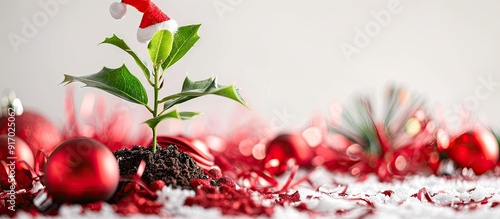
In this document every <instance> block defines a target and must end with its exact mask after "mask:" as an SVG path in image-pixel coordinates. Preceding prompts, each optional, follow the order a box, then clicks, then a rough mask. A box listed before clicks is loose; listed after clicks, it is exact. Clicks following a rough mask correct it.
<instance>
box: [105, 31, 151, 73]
mask: <svg viewBox="0 0 500 219" xmlns="http://www.w3.org/2000/svg"><path fill="white" fill-rule="evenodd" d="M103 43H107V44H111V45H114V46H116V47H118V48H120V49H122V50H123V51H125V52H127V53H128V54H129V55H130V56H132V58H134V60H135V63H137V65H138V66H139V68H141V70H142V72H143V73H144V76H146V78H147V79H148V81H149V80H150V78H151V76H150V71H149V69H148V67H146V65H145V64H144V62H142V60H141V59H140V58H139V56H137V54H135V52H134V51H132V49H130V47H128V45H127V44H126V43H125V41H123V40H122V39H120V38H118V37H117V36H116V35H115V34H113V36H112V37H108V38H106V39H104V41H102V42H101V43H100V44H103Z"/></svg>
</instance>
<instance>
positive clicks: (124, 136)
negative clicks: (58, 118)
mask: <svg viewBox="0 0 500 219" xmlns="http://www.w3.org/2000/svg"><path fill="white" fill-rule="evenodd" d="M64 104H65V113H66V123H65V125H64V129H63V131H62V138H63V139H62V140H67V139H72V138H77V137H87V138H92V139H94V140H97V141H99V142H101V143H103V144H104V145H106V146H107V147H108V148H109V149H110V150H111V151H113V152H114V151H116V150H118V149H122V148H131V147H132V146H133V145H146V144H147V143H148V142H149V141H151V137H150V136H149V135H150V134H149V131H148V127H147V126H139V127H138V128H135V127H136V124H134V123H133V118H134V116H137V114H134V115H132V114H133V113H132V112H131V111H130V109H129V108H128V107H124V106H120V105H119V104H116V105H115V106H113V107H112V108H110V107H108V106H107V105H108V102H107V100H106V98H105V97H96V96H95V94H92V93H87V94H85V95H84V97H83V100H82V102H81V104H80V110H77V109H76V108H75V107H76V105H75V103H74V98H73V88H72V87H71V86H70V87H69V88H68V89H67V91H66V96H65V103H64ZM110 109H112V110H110Z"/></svg>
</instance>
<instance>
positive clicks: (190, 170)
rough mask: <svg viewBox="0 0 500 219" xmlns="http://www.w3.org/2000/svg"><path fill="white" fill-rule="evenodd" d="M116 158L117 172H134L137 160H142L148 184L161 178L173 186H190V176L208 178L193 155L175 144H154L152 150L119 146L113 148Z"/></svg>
mask: <svg viewBox="0 0 500 219" xmlns="http://www.w3.org/2000/svg"><path fill="white" fill-rule="evenodd" d="M114 155H115V157H116V159H117V160H118V166H119V168H120V175H121V176H130V175H135V174H136V172H137V167H138V166H139V164H140V162H141V160H144V161H145V162H146V169H145V171H144V173H143V174H142V180H144V182H146V183H147V184H148V185H151V183H152V182H154V181H155V180H163V181H164V182H165V184H166V185H170V186H172V187H173V188H182V189H193V188H192V187H191V184H190V182H189V181H190V180H192V179H208V176H207V175H206V174H205V172H204V171H203V169H201V168H200V167H199V166H198V165H197V164H196V162H195V161H194V160H193V158H192V157H191V156H190V155H189V154H187V153H185V152H181V151H179V149H178V148H177V146H175V145H169V146H168V147H166V148H162V147H157V150H156V153H154V154H153V148H152V147H147V148H144V147H140V146H133V147H132V149H121V150H117V151H115V152H114Z"/></svg>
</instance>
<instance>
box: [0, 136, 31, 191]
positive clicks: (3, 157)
mask: <svg viewBox="0 0 500 219" xmlns="http://www.w3.org/2000/svg"><path fill="white" fill-rule="evenodd" d="M11 149H12V150H11ZM10 152H13V153H10ZM12 158H14V159H12ZM0 161H1V162H2V165H0V166H1V168H4V169H2V170H0V185H1V188H2V190H9V189H10V188H9V187H10V186H11V185H12V183H13V182H12V180H10V181H9V175H10V172H11V171H12V172H13V173H14V174H15V184H17V186H16V187H17V188H27V187H31V184H32V177H31V172H30V170H29V169H28V168H29V167H28V166H27V165H29V166H30V167H31V168H33V167H34V164H35V159H34V156H33V152H32V151H31V148H30V147H29V146H28V145H27V144H26V142H24V141H23V140H22V139H20V138H18V137H15V136H14V137H9V136H7V135H0ZM23 161H24V162H23ZM10 164H15V166H14V165H10ZM12 167H14V168H12Z"/></svg>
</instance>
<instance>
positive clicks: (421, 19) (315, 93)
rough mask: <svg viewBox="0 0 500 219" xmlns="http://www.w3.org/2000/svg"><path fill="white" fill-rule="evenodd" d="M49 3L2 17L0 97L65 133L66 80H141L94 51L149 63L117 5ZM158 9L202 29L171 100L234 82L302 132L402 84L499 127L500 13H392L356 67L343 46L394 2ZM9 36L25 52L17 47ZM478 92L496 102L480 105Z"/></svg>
mask: <svg viewBox="0 0 500 219" xmlns="http://www.w3.org/2000/svg"><path fill="white" fill-rule="evenodd" d="M46 2H55V0H16V1H14V0H10V1H4V2H3V4H2V7H0V22H1V29H0V57H1V58H0V89H4V88H7V87H10V88H13V89H14V90H15V91H16V92H17V95H18V96H19V97H20V98H21V99H22V101H23V102H24V105H25V106H27V107H29V108H31V109H35V110H37V111H40V112H42V113H43V114H45V115H47V116H48V117H49V118H50V119H51V120H53V121H54V122H55V123H56V124H62V123H63V122H64V105H63V97H64V94H65V92H66V88H65V87H64V86H62V85H59V83H60V82H61V81H62V79H63V74H72V75H77V76H81V75H87V74H93V73H96V72H98V71H99V70H100V69H101V68H102V66H108V67H112V68H116V67H119V66H120V65H121V64H122V63H123V62H125V63H127V65H128V66H129V68H130V69H131V70H133V72H137V76H138V77H139V78H141V79H142V73H141V72H140V71H138V68H137V67H135V66H134V65H135V64H134V63H133V61H132V59H131V58H130V57H129V56H128V55H127V54H125V53H123V52H121V51H120V50H118V49H117V48H114V47H112V46H109V45H100V46H98V45H97V44H98V43H99V42H101V41H102V40H103V39H104V37H107V36H111V34H112V33H116V34H117V35H119V36H120V37H122V38H124V39H125V40H126V41H127V42H128V44H129V46H130V47H132V48H133V49H135V50H136V51H137V52H138V53H139V54H140V55H141V56H142V57H144V58H148V56H147V53H146V45H145V44H140V43H138V42H137V41H136V38H135V35H136V30H137V27H138V25H139V22H140V19H141V16H142V15H141V14H140V13H139V12H137V11H136V10H135V9H134V8H132V7H128V12H127V15H126V17H125V18H124V19H122V20H114V19H113V18H112V17H111V16H110V15H109V12H108V9H109V5H110V4H111V3H112V2H113V1H111V0H91V1H77V0H65V1H62V0H61V1H60V2H58V3H57V5H58V8H52V9H53V12H54V13H53V14H51V15H47V11H44V9H43V8H42V7H41V6H40V4H44V3H46ZM155 2H156V3H157V4H158V5H159V7H160V8H162V9H163V10H164V11H165V12H166V13H167V14H168V15H169V16H170V17H171V18H173V19H175V20H176V21H177V22H178V23H179V24H180V25H187V24H195V23H203V26H202V28H201V31H200V35H201V36H202V38H201V40H200V41H199V42H198V44H196V46H195V47H194V48H193V49H192V50H191V51H190V52H189V53H188V54H187V55H186V56H185V57H184V59H183V60H181V61H180V62H178V63H177V64H176V65H175V66H174V67H172V68H171V69H170V71H169V72H168V73H167V74H168V76H167V82H166V85H165V87H166V89H165V90H164V91H162V92H163V94H167V93H172V92H174V91H178V90H179V89H180V85H181V81H182V79H183V77H184V76H185V74H186V73H189V75H190V77H192V78H193V79H205V78H207V77H209V76H218V77H219V83H221V84H230V83H233V82H237V86H238V87H241V88H243V90H242V93H243V95H244V97H245V98H246V100H247V101H248V102H249V103H250V105H251V108H252V110H253V111H252V112H251V113H249V114H255V115H259V116H262V117H263V118H264V119H265V120H269V121H270V120H272V119H273V118H276V117H277V116H279V115H276V114H277V113H276V112H283V111H286V113H288V114H292V115H294V116H295V117H294V118H293V119H290V120H289V121H286V122H285V123H284V126H285V127H303V126H304V125H305V124H306V122H307V121H308V119H309V118H310V117H311V116H312V115H313V114H314V113H317V112H319V113H322V114H325V115H326V114H327V112H328V107H329V105H330V104H331V103H333V102H340V103H347V102H348V101H349V100H350V99H352V95H353V94H355V93H358V92H359V91H362V92H372V93H373V94H376V95H378V96H380V95H382V93H383V89H384V87H386V85H387V84H388V82H397V83H401V84H404V85H406V86H408V88H410V89H412V90H416V91H419V92H421V93H423V94H425V95H426V96H427V98H428V100H429V105H430V106H432V107H434V106H441V107H443V108H444V109H445V110H451V111H450V112H452V113H454V111H453V107H454V106H457V105H460V104H462V103H468V104H469V105H470V104H472V103H474V104H476V105H477V107H473V110H474V111H475V112H476V113H478V114H479V115H482V116H483V117H484V118H487V119H486V122H489V123H491V124H493V125H497V124H500V113H499V112H500V101H499V100H500V86H495V87H493V89H492V90H487V89H484V88H480V87H481V86H483V85H482V83H481V82H480V78H484V79H485V80H488V78H489V77H491V78H492V80H493V81H495V82H496V81H498V82H500V62H499V58H500V40H499V39H500V13H499V11H500V2H498V1H493V0H492V1H410V0H400V1H393V2H395V3H399V6H398V10H399V12H400V13H397V14H392V15H391V18H390V20H389V23H388V25H386V26H385V27H383V26H381V25H380V24H378V25H379V27H380V31H379V32H376V33H375V34H372V35H373V36H372V37H370V43H369V44H368V45H367V46H366V47H365V48H361V49H360V51H359V53H358V54H354V55H352V56H351V58H352V60H351V61H350V62H348V61H347V59H346V56H345V55H344V54H343V53H342V50H341V49H340V45H341V44H342V43H347V44H350V45H354V40H355V37H356V34H357V33H356V31H355V30H356V28H359V29H361V30H362V31H364V32H365V27H366V26H367V25H372V24H374V22H377V20H376V18H375V17H374V16H373V15H372V14H373V12H375V13H381V11H382V10H388V8H389V6H388V4H389V3H390V1H387V0H385V1H359V0H357V1H338V0H316V1H296V0H293V1H290V0H272V1H269V0H177V1H174V0H170V1H166V0H165V1H160V0H157V1H155ZM216 6H218V7H216ZM224 6H225V8H221V7H224ZM217 8H218V9H217ZM44 13H45V14H46V17H45V18H47V19H45V20H44V17H43V15H42V14H44ZM40 16H41V17H40ZM36 18H38V19H39V21H38V25H35V27H36V29H37V32H36V34H34V36H30V37H26V36H25V35H24V36H23V32H22V29H23V27H24V26H25V25H26V20H28V21H29V22H33V19H36ZM40 22H41V23H40ZM374 30H375V29H374ZM9 33H10V34H11V35H12V34H17V35H19V36H21V37H26V40H27V42H26V43H25V44H20V45H17V46H16V45H14V44H13V43H12V42H11V40H9V38H8V35H9ZM16 50H17V52H16ZM79 87H80V85H77V88H76V89H75V93H76V98H77V102H79V101H81V99H82V96H83V95H84V94H85V93H86V92H94V93H96V94H97V95H99V96H106V97H108V99H109V100H110V102H113V103H116V102H117V101H116V99H115V98H113V97H111V96H109V95H107V94H105V93H104V92H101V91H97V90H95V89H92V88H81V89H80V88H79ZM477 89H480V90H481V92H482V93H481V94H483V96H484V95H486V96H487V97H486V98H485V97H481V98H478V96H477V94H476V90H477ZM148 91H151V89H148ZM479 99H480V100H479ZM473 100H477V101H476V102H474V101H473ZM124 105H126V106H128V107H130V108H131V109H133V110H134V112H137V113H136V114H137V115H138V117H141V116H144V114H145V109H142V108H139V107H137V106H132V104H128V103H126V104H124ZM466 105H467V104H466ZM235 108H236V104H235V103H233V102H231V101H229V100H223V99H221V98H217V97H209V98H205V99H203V100H201V99H200V100H195V101H193V102H192V103H188V104H186V105H183V106H181V107H180V109H182V110H200V111H205V115H204V116H202V117H200V118H198V121H204V120H207V119H214V118H215V119H223V117H225V116H226V115H227V114H228V113H229V112H232V111H234V109H235Z"/></svg>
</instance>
